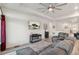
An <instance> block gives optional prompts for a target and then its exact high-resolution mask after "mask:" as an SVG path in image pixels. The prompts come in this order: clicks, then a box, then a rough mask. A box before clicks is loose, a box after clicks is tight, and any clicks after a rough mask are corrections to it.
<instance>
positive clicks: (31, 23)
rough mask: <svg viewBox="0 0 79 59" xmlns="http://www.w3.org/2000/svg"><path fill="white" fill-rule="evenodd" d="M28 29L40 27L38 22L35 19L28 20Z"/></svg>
mask: <svg viewBox="0 0 79 59" xmlns="http://www.w3.org/2000/svg"><path fill="white" fill-rule="evenodd" d="M29 29H32V30H33V29H40V23H39V22H36V21H29Z"/></svg>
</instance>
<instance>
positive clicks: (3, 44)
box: [1, 15, 6, 51]
mask: <svg viewBox="0 0 79 59" xmlns="http://www.w3.org/2000/svg"><path fill="white" fill-rule="evenodd" d="M4 50H6V21H5V15H1V51H4Z"/></svg>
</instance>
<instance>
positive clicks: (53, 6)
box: [40, 3, 67, 12]
mask: <svg viewBox="0 0 79 59" xmlns="http://www.w3.org/2000/svg"><path fill="white" fill-rule="evenodd" d="M40 4H41V5H42V6H44V7H45V8H40V9H47V11H49V12H54V11H55V10H62V9H61V8H59V7H61V6H64V5H67V3H61V4H60V3H48V4H47V5H46V4H45V3H40Z"/></svg>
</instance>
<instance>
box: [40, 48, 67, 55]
mask: <svg viewBox="0 0 79 59" xmlns="http://www.w3.org/2000/svg"><path fill="white" fill-rule="evenodd" d="M40 55H67V53H66V52H65V51H64V50H63V49H60V48H51V47H50V48H48V49H46V50H44V51H42V52H41V53H40Z"/></svg>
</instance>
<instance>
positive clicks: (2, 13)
mask: <svg viewBox="0 0 79 59" xmlns="http://www.w3.org/2000/svg"><path fill="white" fill-rule="evenodd" d="M0 9H1V14H2V15H3V11H2V7H1V6H0Z"/></svg>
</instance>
